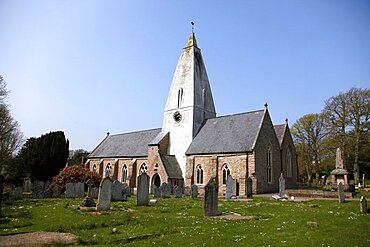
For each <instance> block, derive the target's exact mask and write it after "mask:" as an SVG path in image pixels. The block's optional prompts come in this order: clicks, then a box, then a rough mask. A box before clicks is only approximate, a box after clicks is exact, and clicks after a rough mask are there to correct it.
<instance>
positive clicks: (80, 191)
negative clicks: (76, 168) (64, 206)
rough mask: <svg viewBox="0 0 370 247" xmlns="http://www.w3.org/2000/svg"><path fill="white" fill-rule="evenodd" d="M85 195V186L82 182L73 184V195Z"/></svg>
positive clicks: (80, 196) (79, 196)
mask: <svg viewBox="0 0 370 247" xmlns="http://www.w3.org/2000/svg"><path fill="white" fill-rule="evenodd" d="M84 196H85V186H84V184H83V183H82V182H78V183H76V184H75V197H77V198H82V197H84Z"/></svg>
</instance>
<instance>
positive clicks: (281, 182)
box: [279, 173, 285, 198]
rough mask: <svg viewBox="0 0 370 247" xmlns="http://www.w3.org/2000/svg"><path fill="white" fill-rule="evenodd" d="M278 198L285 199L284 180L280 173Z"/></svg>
mask: <svg viewBox="0 0 370 247" xmlns="http://www.w3.org/2000/svg"><path fill="white" fill-rule="evenodd" d="M279 196H280V198H284V197H285V178H284V176H283V174H282V173H281V174H280V178H279Z"/></svg>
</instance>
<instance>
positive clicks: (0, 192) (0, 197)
mask: <svg viewBox="0 0 370 247" xmlns="http://www.w3.org/2000/svg"><path fill="white" fill-rule="evenodd" d="M4 183H5V178H4V176H3V175H2V174H0V216H1V203H2V201H3V192H4Z"/></svg>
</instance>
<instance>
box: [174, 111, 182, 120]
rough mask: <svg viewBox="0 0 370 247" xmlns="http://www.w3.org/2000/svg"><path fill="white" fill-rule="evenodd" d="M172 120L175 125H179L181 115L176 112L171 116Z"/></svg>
mask: <svg viewBox="0 0 370 247" xmlns="http://www.w3.org/2000/svg"><path fill="white" fill-rule="evenodd" d="M173 119H174V120H175V122H176V123H180V122H181V119H182V115H181V113H180V112H178V111H176V112H175V113H174V114H173Z"/></svg>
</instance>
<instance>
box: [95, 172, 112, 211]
mask: <svg viewBox="0 0 370 247" xmlns="http://www.w3.org/2000/svg"><path fill="white" fill-rule="evenodd" d="M112 184H113V182H112V179H111V178H110V177H109V176H108V177H105V178H104V179H103V180H102V181H101V182H100V185H99V196H98V205H97V206H96V210H97V211H100V210H109V209H110V202H111V198H112Z"/></svg>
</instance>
